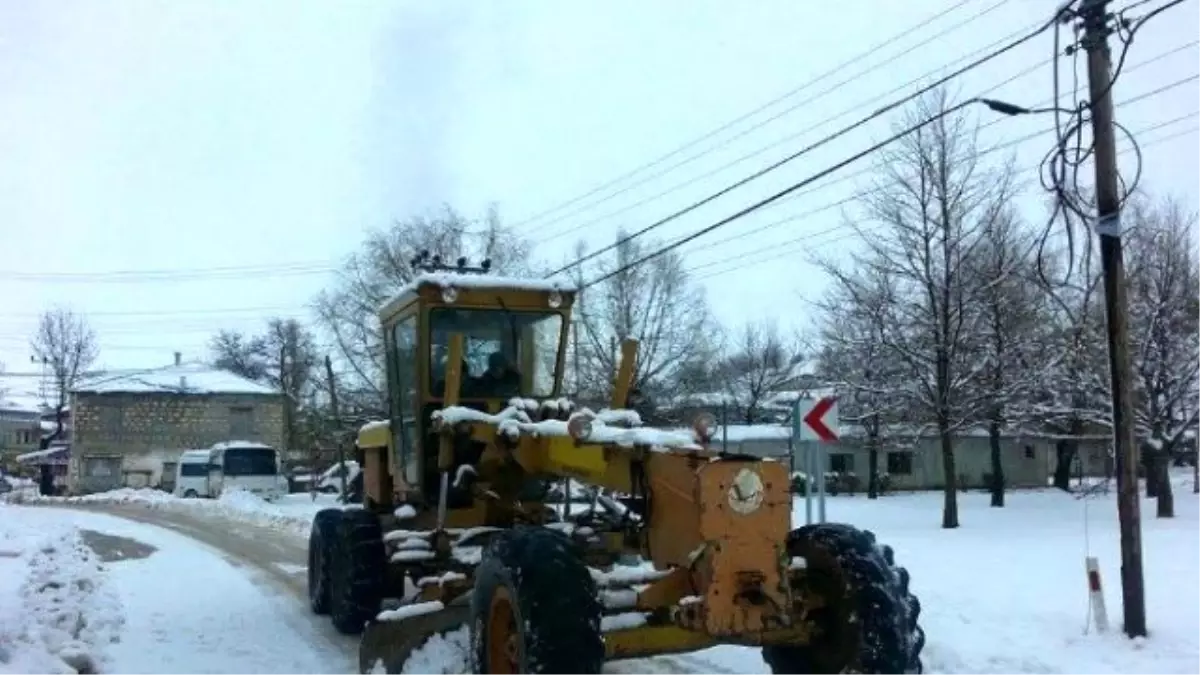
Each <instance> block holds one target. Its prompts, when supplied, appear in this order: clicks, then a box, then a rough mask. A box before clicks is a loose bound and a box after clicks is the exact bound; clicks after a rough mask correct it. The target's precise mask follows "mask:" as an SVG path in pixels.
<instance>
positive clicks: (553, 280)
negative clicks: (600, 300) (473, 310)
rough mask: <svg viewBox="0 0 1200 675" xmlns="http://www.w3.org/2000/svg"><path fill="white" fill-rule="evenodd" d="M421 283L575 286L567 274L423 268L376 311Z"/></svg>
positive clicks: (553, 288)
mask: <svg viewBox="0 0 1200 675" xmlns="http://www.w3.org/2000/svg"><path fill="white" fill-rule="evenodd" d="M422 286H437V287H438V288H446V287H453V288H488V289H508V290H518V291H543V292H549V291H564V292H571V291H574V290H575V282H573V281H571V280H570V279H568V278H566V277H561V276H559V277H550V278H549V279H540V278H529V277H503V276H498V275H495V274H458V273H455V272H426V273H424V274H418V275H417V276H416V277H415V278H413V280H412V281H410V282H408V283H407V284H406V285H405V286H404V287H403V288H401V289H400V290H399V291H398V292H397V293H396V294H395V295H393V296H392V297H390V298H388V299H387V300H386V301H385V302H383V303H382V304H381V305H379V311H381V312H382V311H384V310H386V309H387V308H388V307H389V306H390V305H392V303H394V302H396V300H398V299H399V298H401V297H403V296H405V295H407V294H409V293H414V292H416V291H417V290H418V289H420V288H421V287H422Z"/></svg>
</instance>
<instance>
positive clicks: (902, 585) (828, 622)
mask: <svg viewBox="0 0 1200 675" xmlns="http://www.w3.org/2000/svg"><path fill="white" fill-rule="evenodd" d="M787 550H788V554H789V555H790V556H793V557H797V556H799V557H803V558H804V559H805V561H806V562H807V571H806V573H805V578H806V583H807V584H808V586H809V588H808V590H810V591H811V592H813V593H815V594H818V595H820V596H821V597H822V598H823V599H824V600H825V603H826V604H825V606H824V607H822V608H820V609H818V610H816V611H815V612H814V614H815V618H816V624H817V627H818V629H819V630H818V633H817V635H816V637H815V638H814V641H813V642H811V643H809V644H806V645H770V646H767V647H763V660H764V661H766V662H767V664H768V665H769V666H770V667H771V672H773V673H845V672H854V673H920V672H921V658H920V654H921V649H922V647H924V646H925V634H924V632H923V631H922V630H921V627H920V626H919V625H917V618H918V616H919V615H920V612H921V604H920V602H919V601H918V600H917V598H916V597H915V596H913V595H912V594H911V593H910V592H909V588H908V585H909V584H908V582H909V576H908V571H907V570H905V569H904V568H903V567H896V566H895V564H894V559H893V553H892V550H891V548H890V547H887V546H883V547H880V546H876V544H875V535H873V534H872V533H870V532H868V531H865V530H859V529H857V528H854V527H851V526H850V525H842V524H834V523H822V524H817V525H807V526H805V527H801V528H799V529H796V530H793V531H792V533H791V534H789V535H788V540H787Z"/></svg>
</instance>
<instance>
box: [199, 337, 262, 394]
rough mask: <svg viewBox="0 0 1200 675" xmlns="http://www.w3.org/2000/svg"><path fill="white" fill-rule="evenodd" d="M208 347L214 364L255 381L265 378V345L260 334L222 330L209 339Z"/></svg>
mask: <svg viewBox="0 0 1200 675" xmlns="http://www.w3.org/2000/svg"><path fill="white" fill-rule="evenodd" d="M208 349H209V352H211V353H212V355H213V365H214V366H216V367H218V368H221V369H224V370H228V371H229V372H231V373H237V374H238V375H241V376H242V377H244V378H247V379H250V380H254V381H255V382H261V381H263V380H265V379H266V376H267V363H266V351H267V345H266V342H265V341H264V340H263V337H262V336H261V335H247V334H246V333H243V332H241V331H236V330H222V331H221V332H219V333H217V334H216V335H214V336H213V338H212V340H210V341H209V345H208Z"/></svg>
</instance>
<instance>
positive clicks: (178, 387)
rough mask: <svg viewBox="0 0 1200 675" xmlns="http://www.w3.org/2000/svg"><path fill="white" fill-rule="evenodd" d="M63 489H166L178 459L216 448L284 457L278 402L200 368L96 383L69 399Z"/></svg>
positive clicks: (270, 393)
mask: <svg viewBox="0 0 1200 675" xmlns="http://www.w3.org/2000/svg"><path fill="white" fill-rule="evenodd" d="M71 411H72V418H73V419H72V423H73V424H72V427H73V428H72V439H71V460H70V471H69V478H68V485H69V488H70V491H71V492H73V493H88V492H100V491H104V490H111V489H114V488H117V487H122V486H128V487H145V486H153V487H162V488H164V489H171V488H172V487H173V482H174V478H175V468H176V465H177V463H178V460H179V455H180V454H181V453H182V452H183V451H184V450H188V449H194V448H207V447H210V446H212V445H213V444H214V443H219V442H222V441H251V442H258V443H265V444H267V445H270V446H272V447H276V448H279V449H281V450H283V449H284V448H283V445H282V444H283V440H284V432H283V397H282V395H281V394H279V393H278V392H276V391H274V390H272V389H271V388H269V387H266V386H264V385H261V384H258V383H257V382H253V381H251V380H248V379H246V378H243V377H240V376H238V375H235V374H233V373H230V372H228V371H224V370H220V369H217V368H214V367H212V366H208V365H204V364H199V363H180V362H179V361H178V358H177V359H176V364H175V365H172V366H168V367H165V368H157V369H151V370H142V371H133V372H125V373H122V374H119V375H113V376H107V377H105V376H100V377H95V378H92V379H90V380H88V381H87V382H84V383H82V384H80V385H79V386H78V387H76V388H75V389H74V390H73V391H72V392H71Z"/></svg>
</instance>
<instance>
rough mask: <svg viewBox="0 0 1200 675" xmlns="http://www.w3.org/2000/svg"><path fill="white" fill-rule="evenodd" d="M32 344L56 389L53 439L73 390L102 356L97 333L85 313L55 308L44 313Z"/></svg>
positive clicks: (58, 433)
mask: <svg viewBox="0 0 1200 675" xmlns="http://www.w3.org/2000/svg"><path fill="white" fill-rule="evenodd" d="M30 347H31V348H32V349H33V354H34V357H35V358H37V359H38V360H39V361H41V362H42V363H44V364H46V366H47V368H48V369H49V371H50V377H51V381H52V382H53V385H54V391H55V403H54V427H55V428H54V434H53V438H59V437H61V436H62V433H63V413H64V411H65V410H66V408H67V402H68V397H69V396H70V394H71V390H72V389H74V388H75V386H76V385H77V384H79V382H80V380H81V379H82V378H83V376H84V374H85V373H86V372H87V369H88V368H90V367H91V365H92V364H93V363H95V361H96V357H97V356H99V355H100V347H99V345H98V344H97V342H96V333H95V332H94V331H93V330H92V329H91V327H90V326H88V323H87V320H86V319H84V317H83V316H81V315H78V314H75V313H74V312H72V311H71V310H69V309H64V308H55V309H51V310H49V311H47V312H45V313H43V314H42V318H41V320H40V321H39V322H38V328H37V332H36V333H35V334H34V336H33V340H32V341H31V342H30Z"/></svg>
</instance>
